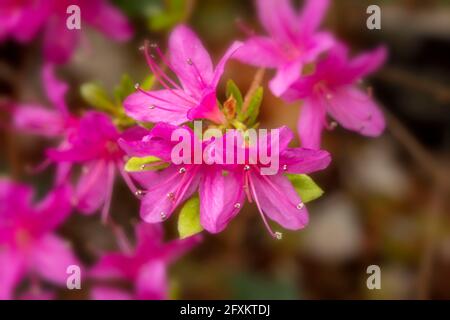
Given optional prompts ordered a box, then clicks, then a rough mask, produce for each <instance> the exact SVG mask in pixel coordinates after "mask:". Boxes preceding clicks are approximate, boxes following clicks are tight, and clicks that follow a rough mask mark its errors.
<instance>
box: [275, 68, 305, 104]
mask: <svg viewBox="0 0 450 320" xmlns="http://www.w3.org/2000/svg"><path fill="white" fill-rule="evenodd" d="M301 68H302V62H301V61H295V62H291V63H289V64H287V65H284V66H281V67H279V68H278V69H277V73H276V75H275V77H274V78H273V79H272V80H270V82H269V88H270V90H271V91H272V93H273V94H274V95H275V96H277V97H280V96H281V95H282V94H283V93H284V92H286V90H287V89H288V88H289V87H290V86H291V85H292V84H293V83H294V82H295V81H296V80H298V79H299V78H300V76H301V72H300V71H301Z"/></svg>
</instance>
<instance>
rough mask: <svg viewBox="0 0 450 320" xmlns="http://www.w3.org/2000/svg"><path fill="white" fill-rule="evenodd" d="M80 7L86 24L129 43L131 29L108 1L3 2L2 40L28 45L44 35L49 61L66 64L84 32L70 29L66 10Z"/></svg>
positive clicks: (35, 0) (26, 0)
mask: <svg viewBox="0 0 450 320" xmlns="http://www.w3.org/2000/svg"><path fill="white" fill-rule="evenodd" d="M71 5H77V6H78V7H79V8H80V16H81V17H80V18H81V24H82V28H84V23H86V24H87V25H89V26H91V27H93V28H95V29H97V30H99V31H100V32H102V33H103V34H105V35H106V36H108V37H109V38H111V39H113V40H116V41H125V40H128V39H129V38H130V37H131V35H132V28H131V26H130V24H129V23H128V21H127V20H126V18H125V17H124V16H123V15H122V14H121V13H120V11H119V10H118V9H116V8H115V7H114V6H112V5H111V4H109V3H108V1H107V0H2V2H1V3H0V41H2V40H5V39H7V38H12V39H14V40H16V41H19V42H21V43H28V42H30V41H32V40H33V39H34V38H36V36H37V34H39V33H40V32H41V31H42V33H43V39H44V40H43V42H44V44H43V50H44V57H45V60H46V61H49V62H53V63H64V62H67V60H69V58H70V57H71V56H72V53H73V51H74V50H75V48H76V46H77V45H78V43H79V42H80V36H81V31H82V30H83V29H82V30H69V29H68V28H67V26H66V21H67V19H68V18H69V16H70V15H69V14H68V13H67V8H68V7H69V6H71Z"/></svg>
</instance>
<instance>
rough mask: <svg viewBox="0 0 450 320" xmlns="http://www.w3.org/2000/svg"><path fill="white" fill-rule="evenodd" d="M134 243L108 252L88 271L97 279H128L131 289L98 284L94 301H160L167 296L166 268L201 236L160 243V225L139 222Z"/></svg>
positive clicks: (161, 231)
mask: <svg viewBox="0 0 450 320" xmlns="http://www.w3.org/2000/svg"><path fill="white" fill-rule="evenodd" d="M136 237H137V244H136V247H135V248H134V249H131V248H129V247H126V248H123V249H124V252H113V253H107V254H105V255H103V256H102V257H101V258H100V261H99V262H98V263H97V264H96V265H95V266H94V267H93V268H92V269H91V270H90V276H91V277H93V278H94V279H96V280H103V281H104V280H115V281H121V280H122V281H126V282H131V283H132V285H133V288H132V290H131V292H130V291H129V290H126V289H122V288H118V287H117V288H115V287H113V286H111V285H105V284H98V285H95V286H94V288H93V289H92V292H91V294H92V297H93V298H94V299H97V300H126V299H138V300H160V299H167V298H168V281H167V274H166V272H167V267H168V265H169V264H170V263H171V262H172V261H174V260H175V259H177V258H179V257H180V256H181V255H182V254H184V253H185V252H186V251H188V250H190V249H191V248H192V247H193V246H194V245H196V244H197V243H199V241H200V238H199V237H198V236H193V237H190V238H187V239H184V240H173V241H171V242H168V243H163V229H162V227H161V226H160V225H152V224H146V223H141V224H138V225H137V227H136Z"/></svg>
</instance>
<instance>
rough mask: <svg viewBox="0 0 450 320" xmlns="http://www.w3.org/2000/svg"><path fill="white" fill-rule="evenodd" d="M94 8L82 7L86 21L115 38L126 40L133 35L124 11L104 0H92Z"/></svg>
mask: <svg viewBox="0 0 450 320" xmlns="http://www.w3.org/2000/svg"><path fill="white" fill-rule="evenodd" d="M91 3H94V4H95V6H94V7H95V8H93V9H94V10H92V9H91V10H85V8H83V9H82V11H83V14H84V16H85V19H86V21H87V22H88V23H89V24H90V25H92V26H93V27H95V28H97V29H99V30H100V31H101V32H103V33H104V34H106V35H107V36H108V37H110V38H111V39H113V40H116V41H126V40H128V39H130V38H131V36H132V35H133V28H132V27H131V25H130V24H129V23H128V21H127V19H126V17H125V16H124V15H123V14H122V12H121V11H120V10H119V9H117V8H115V7H114V6H112V5H111V4H109V3H108V2H106V1H104V0H100V1H92V2H91Z"/></svg>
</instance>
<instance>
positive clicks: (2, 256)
mask: <svg viewBox="0 0 450 320" xmlns="http://www.w3.org/2000/svg"><path fill="white" fill-rule="evenodd" d="M0 265H1V266H2V267H1V268H0V283H1V285H0V300H10V299H13V298H14V297H13V293H14V289H15V287H16V285H17V284H18V283H19V281H20V278H21V277H22V275H23V272H24V271H25V270H24V264H23V260H22V257H21V256H20V255H18V254H17V252H14V251H11V250H9V249H0Z"/></svg>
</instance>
